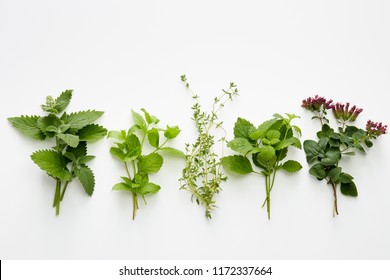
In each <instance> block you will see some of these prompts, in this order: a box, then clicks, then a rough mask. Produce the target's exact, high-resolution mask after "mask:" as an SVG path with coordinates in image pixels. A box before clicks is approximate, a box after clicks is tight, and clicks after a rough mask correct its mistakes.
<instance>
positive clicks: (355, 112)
mask: <svg viewBox="0 0 390 280" xmlns="http://www.w3.org/2000/svg"><path fill="white" fill-rule="evenodd" d="M349 106H350V103H349V102H347V103H346V104H345V105H344V104H341V103H336V105H334V106H333V108H332V111H333V114H334V116H335V118H336V119H338V120H343V121H344V122H346V121H350V122H353V121H355V120H356V119H357V117H358V116H359V114H360V113H361V112H362V111H363V109H360V108H357V107H356V106H355V105H353V106H352V107H351V109H349Z"/></svg>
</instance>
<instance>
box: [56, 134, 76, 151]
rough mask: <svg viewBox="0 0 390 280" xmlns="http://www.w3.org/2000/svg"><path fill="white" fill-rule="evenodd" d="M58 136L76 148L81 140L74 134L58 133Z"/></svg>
mask: <svg viewBox="0 0 390 280" xmlns="http://www.w3.org/2000/svg"><path fill="white" fill-rule="evenodd" d="M57 137H58V138H60V139H61V140H63V141H64V142H65V143H66V144H67V145H69V146H71V147H72V148H76V147H77V146H78V144H79V142H80V140H79V137H78V136H77V135H73V134H63V133H58V134H57Z"/></svg>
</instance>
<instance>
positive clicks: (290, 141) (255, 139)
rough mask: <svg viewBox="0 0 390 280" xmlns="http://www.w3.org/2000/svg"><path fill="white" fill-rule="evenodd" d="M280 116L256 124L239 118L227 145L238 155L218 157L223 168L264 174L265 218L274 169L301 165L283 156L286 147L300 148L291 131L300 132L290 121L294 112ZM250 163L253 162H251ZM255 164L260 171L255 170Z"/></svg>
mask: <svg viewBox="0 0 390 280" xmlns="http://www.w3.org/2000/svg"><path fill="white" fill-rule="evenodd" d="M286 115H287V117H286V118H285V117H283V116H281V115H279V114H275V115H274V118H272V119H270V120H268V121H266V122H264V123H262V124H261V125H259V126H258V127H257V128H256V127H255V126H254V125H253V124H252V123H250V122H249V121H247V120H245V119H243V118H238V119H237V121H236V123H235V125H234V139H233V140H231V141H229V142H228V147H229V148H230V149H232V150H233V151H235V152H237V153H238V155H232V156H226V157H223V158H222V159H221V162H222V165H223V167H224V168H225V169H227V170H229V171H231V172H234V173H237V174H240V175H246V174H250V173H256V174H260V175H263V176H264V177H265V191H266V199H265V201H264V203H263V206H262V207H264V205H265V204H267V212H268V219H270V218H271V191H272V188H273V187H274V184H275V178H276V173H277V171H278V170H280V169H283V170H285V171H287V172H290V173H294V172H297V171H299V170H301V168H302V166H301V164H300V163H299V162H297V161H295V160H286V161H284V160H285V158H286V157H287V152H288V148H289V147H291V146H292V147H295V148H298V149H301V142H300V140H299V139H298V138H297V137H295V136H294V134H299V135H300V134H301V130H300V129H299V127H297V126H295V125H291V121H292V120H293V119H295V118H297V116H295V115H292V114H286ZM251 162H252V163H253V165H252V163H251ZM254 166H256V167H258V168H259V169H260V171H256V170H254V169H253V167H254Z"/></svg>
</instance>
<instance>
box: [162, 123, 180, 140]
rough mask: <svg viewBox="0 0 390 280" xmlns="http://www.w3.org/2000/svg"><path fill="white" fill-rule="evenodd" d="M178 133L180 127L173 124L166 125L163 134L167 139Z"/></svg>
mask: <svg viewBox="0 0 390 280" xmlns="http://www.w3.org/2000/svg"><path fill="white" fill-rule="evenodd" d="M179 133H180V129H179V127H178V126H177V125H175V126H169V125H167V129H165V130H164V136H165V138H167V139H173V138H175V137H176V136H177V135H179Z"/></svg>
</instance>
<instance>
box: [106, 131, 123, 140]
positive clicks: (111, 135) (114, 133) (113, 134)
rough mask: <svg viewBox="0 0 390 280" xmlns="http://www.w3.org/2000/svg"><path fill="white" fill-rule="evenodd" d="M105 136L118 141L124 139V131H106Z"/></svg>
mask: <svg viewBox="0 0 390 280" xmlns="http://www.w3.org/2000/svg"><path fill="white" fill-rule="evenodd" d="M107 138H114V139H116V140H119V141H126V133H125V134H124V135H123V133H122V131H117V130H111V131H110V132H108V135H107Z"/></svg>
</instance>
